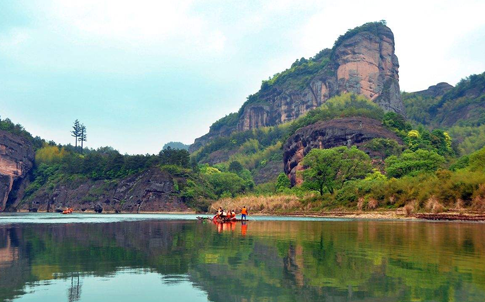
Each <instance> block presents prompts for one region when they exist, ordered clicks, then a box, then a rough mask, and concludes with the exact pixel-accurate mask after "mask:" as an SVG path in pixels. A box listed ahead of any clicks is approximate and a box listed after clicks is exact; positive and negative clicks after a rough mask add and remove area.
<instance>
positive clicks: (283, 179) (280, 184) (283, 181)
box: [276, 173, 291, 192]
mask: <svg viewBox="0 0 485 302" xmlns="http://www.w3.org/2000/svg"><path fill="white" fill-rule="evenodd" d="M290 187H291V182H290V179H289V178H288V176H286V174H285V173H280V174H279V175H278V178H277V179H276V192H284V191H285V190H286V189H289V188H290Z"/></svg>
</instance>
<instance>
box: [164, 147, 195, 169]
mask: <svg viewBox="0 0 485 302" xmlns="http://www.w3.org/2000/svg"><path fill="white" fill-rule="evenodd" d="M158 156H159V157H160V163H161V164H162V165H176V166H179V167H182V168H190V153H189V151H187V150H183V149H182V150H179V149H172V148H171V147H168V148H167V149H164V150H162V151H160V153H159V154H158Z"/></svg>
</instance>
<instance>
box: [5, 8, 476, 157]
mask: <svg viewBox="0 0 485 302" xmlns="http://www.w3.org/2000/svg"><path fill="white" fill-rule="evenodd" d="M484 11H485V1H483V0H479V1H471V0H462V1H448V0H439V1H435V0H428V1H421V0H420V1H415V0H408V1H380V0H368V1H359V0H357V1H349V0H340V1H334V0H333V1H313V0H298V1H290V0H268V1H255V0H239V1H232V0H177V1H161V0H159V1H147V0H137V1H124V0H83V1H68V0H1V1H0V116H1V118H7V117H8V118H10V119H11V120H12V121H14V122H15V123H20V124H22V125H23V126H24V127H25V128H26V129H27V130H28V131H29V132H31V133H32V134H33V135H34V136H36V135H38V136H40V137H42V138H44V139H46V140H54V141H56V142H57V143H62V144H68V143H71V144H74V138H72V137H71V136H70V130H71V127H72V124H73V122H74V120H75V119H79V120H80V121H81V122H82V123H83V124H84V125H85V126H86V128H87V142H86V146H88V147H90V148H98V147H101V146H112V147H114V148H115V149H117V150H119V151H120V152H121V153H128V154H147V153H149V154H154V153H158V152H159V151H160V150H161V149H162V147H163V145H164V144H165V143H167V142H170V141H181V142H183V143H186V144H191V143H193V141H194V139H195V138H197V137H199V136H202V135H204V134H205V133H207V132H208V131H209V127H210V125H211V124H212V123H213V122H215V121H216V120H218V119H219V118H221V117H223V116H225V115H227V114H229V113H231V112H236V111H237V110H238V109H239V108H240V107H241V105H242V104H243V103H244V101H245V100H246V97H247V96H248V95H250V94H253V93H255V92H256V91H257V90H258V89H259V87H260V85H261V81H262V80H264V79H268V78H269V77H270V76H272V75H273V74H275V73H277V72H280V71H283V70H285V69H286V68H288V67H290V66H291V63H293V62H294V61H295V60H296V59H297V58H301V57H306V58H308V57H311V56H313V55H315V54H316V53H318V52H319V51H320V50H322V49H324V48H331V47H332V45H333V43H334V41H335V40H336V39H337V38H338V36H339V35H341V34H344V33H345V32H346V31H347V30H348V29H350V28H353V27H356V26H359V25H362V24H364V23H366V22H371V21H379V20H386V21H387V25H388V26H389V27H390V28H391V29H392V31H393V32H394V36H395V42H396V55H397V56H398V58H399V63H400V70H399V72H400V86H401V90H403V91H408V92H411V91H418V90H423V89H426V88H427V87H429V86H430V85H434V84H436V83H438V82H448V83H450V84H452V85H455V84H456V83H457V82H458V81H459V80H460V79H462V78H465V77H467V76H469V75H471V74H478V73H482V72H484V71H485V55H484V54H485V18H483V12H484Z"/></svg>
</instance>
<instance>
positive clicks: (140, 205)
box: [20, 168, 188, 212]
mask: <svg viewBox="0 0 485 302" xmlns="http://www.w3.org/2000/svg"><path fill="white" fill-rule="evenodd" d="M174 193H176V192H175V188H174V184H173V179H172V178H171V177H170V175H169V174H168V173H166V172H163V171H161V170H160V169H159V168H151V169H149V170H147V171H144V172H142V173H139V174H135V175H132V176H129V177H127V178H125V179H123V180H121V181H117V180H116V181H105V180H98V181H92V180H86V179H79V180H74V181H69V180H66V181H64V182H62V183H60V184H58V185H57V186H55V187H54V188H53V189H52V190H48V189H46V188H41V189H40V190H39V191H37V192H35V193H34V196H33V197H32V198H29V202H24V203H22V204H21V207H20V209H22V210H28V211H32V212H37V211H49V212H53V211H61V210H63V209H65V208H66V207H70V208H73V209H74V210H75V211H86V210H88V211H89V210H91V211H93V210H94V211H97V212H100V211H104V212H106V211H108V212H138V211H145V212H152V211H153V212H155V211H186V210H188V207H187V205H186V204H185V203H183V202H182V200H181V199H180V198H178V197H177V196H175V194H174Z"/></svg>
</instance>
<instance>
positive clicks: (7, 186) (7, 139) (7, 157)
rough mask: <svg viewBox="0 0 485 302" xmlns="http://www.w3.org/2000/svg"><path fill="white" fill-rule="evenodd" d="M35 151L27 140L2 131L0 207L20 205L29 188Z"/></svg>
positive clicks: (0, 146)
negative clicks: (28, 176) (27, 179)
mask: <svg viewBox="0 0 485 302" xmlns="http://www.w3.org/2000/svg"><path fill="white" fill-rule="evenodd" d="M34 156H35V154H34V149H33V147H32V144H31V143H30V142H29V141H27V140H26V139H24V138H22V137H20V136H18V135H14V134H12V133H9V132H6V131H2V130H0V207H1V211H3V210H5V208H6V207H7V206H8V204H7V201H8V202H11V203H12V204H16V203H18V201H20V200H21V199H22V197H23V192H24V189H25V187H26V186H27V182H26V176H27V174H28V173H29V171H30V170H31V169H32V167H33V165H34Z"/></svg>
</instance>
